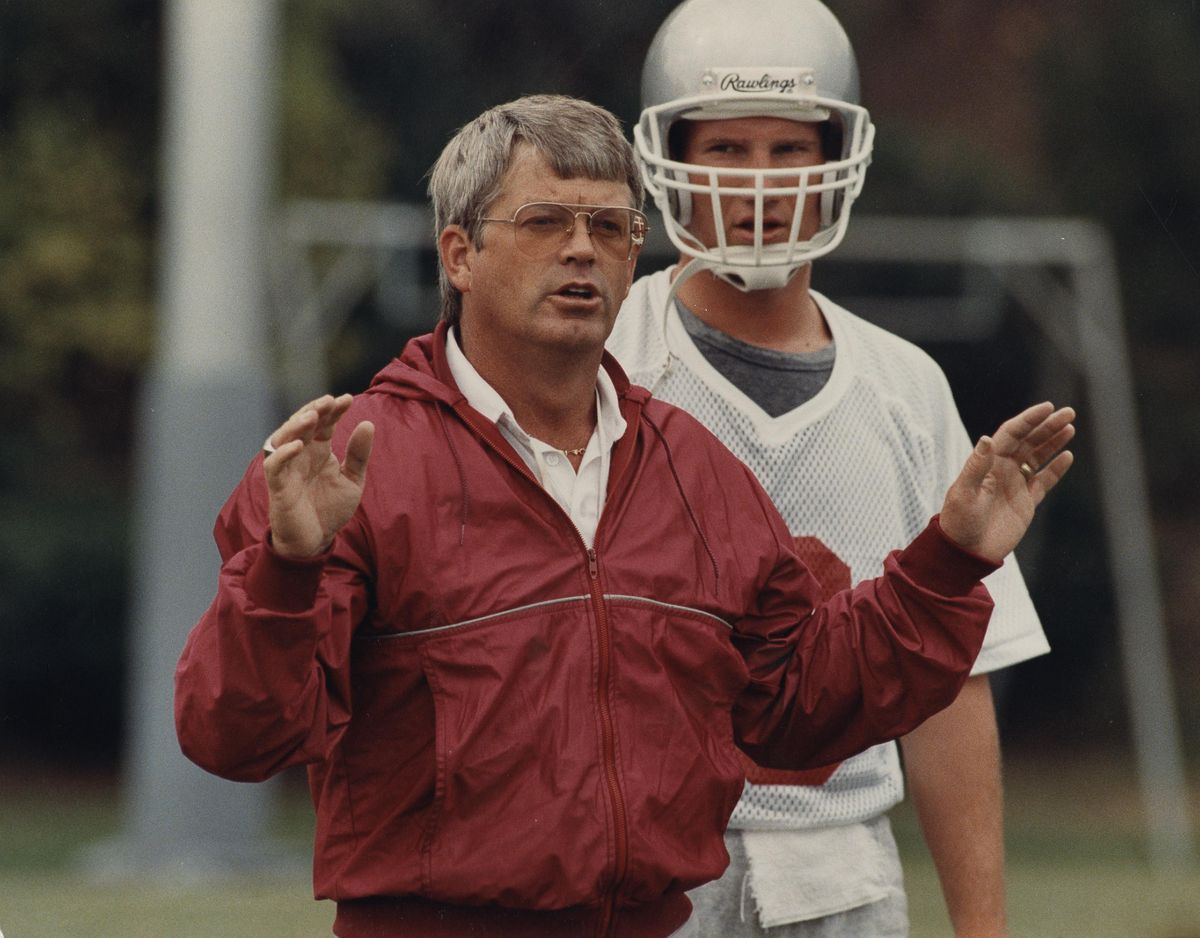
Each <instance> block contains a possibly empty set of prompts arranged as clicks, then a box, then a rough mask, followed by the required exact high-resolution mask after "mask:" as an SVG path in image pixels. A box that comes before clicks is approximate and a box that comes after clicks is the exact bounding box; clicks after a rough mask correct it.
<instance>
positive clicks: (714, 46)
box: [633, 0, 875, 290]
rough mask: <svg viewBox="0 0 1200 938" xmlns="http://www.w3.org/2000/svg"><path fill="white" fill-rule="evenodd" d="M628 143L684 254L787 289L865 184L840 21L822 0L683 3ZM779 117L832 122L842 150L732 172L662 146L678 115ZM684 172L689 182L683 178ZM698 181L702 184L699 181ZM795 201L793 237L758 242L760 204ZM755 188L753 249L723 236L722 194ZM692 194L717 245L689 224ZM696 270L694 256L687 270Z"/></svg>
mask: <svg viewBox="0 0 1200 938" xmlns="http://www.w3.org/2000/svg"><path fill="white" fill-rule="evenodd" d="M642 106H643V111H642V115H641V119H640V120H639V122H638V125H637V127H635V128H634V131H633V138H634V147H635V149H636V150H637V154H638V158H639V161H640V163H641V167H642V176H643V178H644V179H645V182H646V188H647V190H648V191H649V192H650V194H651V195H652V196H653V198H654V201H655V203H656V204H657V205H658V208H659V211H661V212H662V215H663V219H664V222H665V225H666V229H667V234H668V236H669V237H670V238H671V241H672V242H673V243H674V244H675V246H676V247H677V248H679V250H680V251H682V252H683V253H684V254H687V255H690V256H691V257H693V258H695V259H696V262H698V263H699V265H702V266H703V267H704V268H706V269H709V270H711V271H712V272H713V273H714V274H716V275H717V276H719V277H721V278H722V279H724V280H726V281H728V282H729V283H731V284H733V285H734V286H736V287H738V288H739V289H741V290H757V289H764V288H770V287H780V286H783V285H784V284H786V283H787V282H788V280H790V279H791V277H792V276H793V275H794V274H795V272H796V271H797V270H799V269H800V268H801V267H803V266H804V265H805V264H807V263H808V262H809V261H811V260H812V259H813V258H815V257H820V256H821V255H823V254H827V253H829V252H830V251H832V250H833V249H834V248H835V247H837V245H838V244H839V243H840V242H841V240H842V237H843V236H844V234H845V232H846V225H847V223H848V222H849V220H850V206H851V204H852V203H853V202H854V199H855V198H856V197H857V196H858V193H859V191H860V190H861V189H862V184H863V179H864V177H865V173H866V170H867V164H868V163H869V162H870V160H871V146H872V143H873V141H874V137H875V128H874V126H873V125H872V124H871V118H870V115H869V114H868V113H867V111H866V109H865V108H863V107H861V106H860V105H859V104H858V65H857V64H856V62H855V59H854V50H853V49H852V48H851V47H850V40H849V39H848V38H847V36H846V33H845V31H844V30H843V29H842V26H841V24H840V23H839V22H838V21H837V18H836V17H835V16H834V15H833V13H831V12H830V11H829V9H828V8H827V7H826V6H825V5H824V4H822V3H820V2H819V0H686V2H684V3H682V4H681V5H680V6H678V7H676V8H675V10H674V11H673V12H672V13H671V14H670V16H668V17H667V19H666V20H665V21H664V22H663V24H662V26H661V27H659V30H658V33H657V34H656V35H655V37H654V41H653V43H652V44H651V46H650V51H649V52H648V53H647V54H646V62H645V66H644V67H643V69H642ZM760 116H766V117H782V118H788V119H791V120H796V121H805V122H813V123H821V124H826V123H827V124H828V125H829V126H828V130H829V133H828V134H826V135H825V136H826V139H832V140H833V141H835V144H834V145H835V149H836V147H837V144H836V141H837V140H839V139H840V155H838V154H836V153H835V154H830V153H827V154H826V158H827V162H825V163H823V164H821V165H818V166H808V167H803V168H787V169H739V170H735V169H729V168H721V169H720V170H719V171H718V170H717V169H716V168H714V167H709V166H700V165H697V164H688V163H682V162H679V161H678V160H675V159H672V156H673V155H678V154H671V153H670V152H669V149H668V147H669V140H670V129H671V126H672V125H673V124H674V123H675V122H676V121H678V120H681V119H686V120H717V119H722V118H731V117H760ZM689 177H691V178H689ZM697 177H699V179H700V180H702V181H696V180H697ZM768 193H769V195H770V196H771V197H779V196H783V197H787V198H792V197H794V198H795V211H794V213H793V217H792V222H791V229H790V233H789V237H788V239H787V241H785V242H779V243H772V244H764V243H763V200H764V197H765V196H766V195H767V194H768ZM814 193H819V194H820V199H819V206H820V215H821V218H820V225H819V228H818V230H817V232H816V234H815V235H813V236H812V237H811V238H808V239H807V240H801V239H800V229H801V220H802V217H803V213H804V207H805V201H806V199H805V197H806V196H807V195H810V194H814ZM733 195H737V196H741V197H743V198H744V197H746V196H748V195H752V196H753V198H754V202H755V222H754V243H753V245H749V244H743V245H729V244H727V243H726V239H725V232H724V225H723V223H722V215H721V196H733ZM693 198H707V199H709V200H710V201H711V203H712V207H713V215H714V218H715V220H716V232H717V241H718V243H717V244H715V245H705V244H702V243H700V240H699V239H698V238H697V237H696V236H695V235H693V234H692V233H691V232H690V231H689V230H688V228H687V226H688V224H689V222H690V220H691V214H692V212H691V208H692V204H693V203H692V199H693ZM692 266H696V264H695V263H693V264H689V267H692Z"/></svg>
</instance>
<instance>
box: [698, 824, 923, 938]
mask: <svg viewBox="0 0 1200 938" xmlns="http://www.w3.org/2000/svg"><path fill="white" fill-rule="evenodd" d="M865 826H866V827H867V828H869V829H870V831H871V833H872V835H873V836H874V837H875V838H876V839H877V840H878V842H879V844H880V846H881V847H883V848H884V850H885V852H886V855H887V875H888V893H887V895H886V896H885V897H884V898H882V899H880V900H878V901H876V902H871V903H869V904H867V905H863V906H859V907H858V908H855V909H850V910H849V911H846V912H838V913H836V914H833V915H827V916H825V917H823V918H817V919H811V920H809V921H805V922H793V923H791V924H788V925H778V926H776V927H774V928H770V929H764V928H763V927H762V926H761V925H759V922H758V918H757V917H756V915H755V908H754V900H753V899H752V898H750V897H749V896H748V895H747V890H746V888H745V887H746V883H745V879H746V876H747V875H748V874H749V870H750V868H749V863H748V861H747V859H746V850H745V847H744V846H743V844H742V835H741V832H740V831H736V830H731V831H728V832H727V833H726V834H725V847H726V849H727V850H728V851H729V868H728V869H727V870H726V871H725V875H724V876H722V877H721V878H720V879H719V880H717V881H715V882H712V883H708V884H707V885H704V886H701V887H700V888H699V889H694V890H692V891H691V892H690V893H688V896H689V897H690V898H691V900H692V905H693V906H694V907H695V911H694V912H693V913H692V917H691V920H690V921H689V922H688V925H690V926H693V928H694V929H695V930H694V932H685V934H687V935H688V936H689V938H690V936H691V935H692V934H693V933H694V934H695V936H696V938H908V900H907V898H906V897H905V895H904V875H903V872H902V871H901V868H900V856H899V853H898V852H897V850H896V841H895V839H894V838H893V837H892V828H891V824H890V823H889V822H888V819H887V817H886V816H883V817H879V818H875V819H873V820H870V821H867V822H866V825H865Z"/></svg>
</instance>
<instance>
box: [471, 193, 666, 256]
mask: <svg viewBox="0 0 1200 938" xmlns="http://www.w3.org/2000/svg"><path fill="white" fill-rule="evenodd" d="M580 216H582V217H584V218H586V219H587V222H586V225H587V233H588V234H589V235H590V236H591V239H592V243H593V244H594V245H595V246H596V248H597V249H599V250H602V251H604V252H605V253H606V254H609V255H610V256H613V257H624V258H625V259H626V260H628V259H629V258H631V257H633V249H634V248H635V247H638V246H640V245H641V244H642V243H643V242H644V241H645V240H646V232H647V231H648V230H649V227H650V226H649V225H648V224H647V222H646V216H645V215H643V214H642V213H641V212H639V211H638V210H637V209H636V208H628V207H626V206H623V205H601V206H598V207H597V206H591V205H589V206H586V207H582V206H578V205H563V204H562V203H561V202H526V203H525V204H524V205H522V206H521V207H520V208H518V209H517V210H516V211H515V212H513V217H512V218H483V217H482V216H481V217H480V219H479V221H480V222H481V223H482V222H489V221H490V222H498V223H500V224H504V225H512V226H513V237H514V239H515V241H516V244H517V248H518V249H519V250H520V251H521V253H522V254H525V255H526V256H527V257H546V256H547V255H550V254H553V253H554V252H555V251H557V250H559V249H560V248H561V247H562V246H563V245H564V244H566V243H567V242H568V241H569V240H570V239H571V235H572V234H573V233H574V231H575V221H576V219H578V218H579V217H580Z"/></svg>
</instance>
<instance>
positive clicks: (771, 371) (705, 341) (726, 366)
mask: <svg viewBox="0 0 1200 938" xmlns="http://www.w3.org/2000/svg"><path fill="white" fill-rule="evenodd" d="M675 305H676V307H677V308H678V310H679V319H680V321H681V322H682V323H683V328H684V329H685V330H686V331H687V334H688V335H690V336H691V337H692V341H693V342H695V343H696V348H698V349H699V350H700V354H702V355H703V356H704V357H705V358H706V359H707V360H708V363H709V364H710V365H712V366H713V367H714V368H715V369H717V371H719V372H720V373H721V374H723V375H724V376H725V377H726V378H728V379H729V381H730V383H731V384H733V386H734V387H736V388H737V389H738V390H739V391H741V392H742V393H743V394H745V395H746V396H747V397H748V398H750V400H752V401H754V403H756V404H757V405H758V406H759V407H761V408H762V409H763V410H764V411H766V412H767V413H768V414H770V415H771V416H772V417H778V416H780V415H781V414H786V413H787V412H788V411H789V410H795V409H796V408H797V407H799V406H800V405H801V404H803V403H804V402H805V401H807V400H809V399H810V398H812V397H815V396H816V394H817V392H818V391H820V390H821V388H823V387H824V386H825V382H827V381H828V380H829V375H830V373H831V372H832V371H833V360H834V356H835V352H836V349H835V346H834V343H832V342H830V343H829V345H827V346H826V347H825V348H822V349H817V351H815V352H777V351H775V350H774V349H768V348H759V347H758V346H757V345H747V344H746V343H745V342H742V341H740V340H738V339H735V338H733V337H732V336H728V335H726V334H725V333H724V332H721V331H720V330H718V329H714V328H713V327H712V326H710V325H708V324H707V323H705V322H703V321H702V320H701V319H700V318H699V317H698V316H696V314H695V313H693V312H692V311H691V310H690V309H688V308H687V307H686V306H684V305H683V304H682V303H680V302H679V301H678V300H676V301H675Z"/></svg>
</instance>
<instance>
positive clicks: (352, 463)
mask: <svg viewBox="0 0 1200 938" xmlns="http://www.w3.org/2000/svg"><path fill="white" fill-rule="evenodd" d="M352 400H353V398H351V396H350V395H349V394H343V395H342V396H341V397H338V398H334V397H332V396H330V395H328V394H326V395H325V396H324V397H319V398H317V399H316V400H315V401H311V402H309V403H308V404H305V405H304V406H303V407H301V408H300V409H299V410H298V411H296V412H295V413H294V414H292V416H291V417H289V418H288V419H287V420H286V421H284V423H283V425H282V426H281V427H279V429H277V430H276V431H275V432H274V433H272V434H271V437H270V443H271V446H273V447H274V448H275V452H273V453H269V454H268V455H267V458H266V459H265V460H264V461H263V471H264V473H265V474H266V477H267V491H268V493H269V495H270V521H271V544H272V546H273V547H274V548H275V550H276V551H277V552H278V553H280V554H282V555H283V556H285V557H313V556H315V555H317V554H319V553H321V552H322V551H323V550H325V549H326V548H327V547H328V546H329V545H330V544H331V543H332V542H333V538H334V535H335V534H337V532H338V529H339V528H341V526H342V525H344V524H345V523H346V522H347V521H349V520H350V516H351V515H353V514H354V511H355V509H356V508H358V503H359V501H360V500H361V499H362V491H363V483H364V482H365V481H366V476H367V460H368V458H369V457H370V455H371V443H372V441H373V440H374V437H375V427H374V425H372V424H371V423H370V422H369V421H363V422H362V423H360V424H359V425H358V426H357V427H355V428H354V432H353V433H351V434H350V439H349V441H348V442H347V443H346V460H345V462H343V463H339V462H338V459H337V456H335V455H334V454H333V450H332V448H331V447H330V445H329V441H330V439H332V437H333V430H334V427H336V426H337V423H338V421H339V420H340V419H341V418H342V415H343V414H345V413H346V410H347V409H348V408H349V407H350V403H351V401H352Z"/></svg>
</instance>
